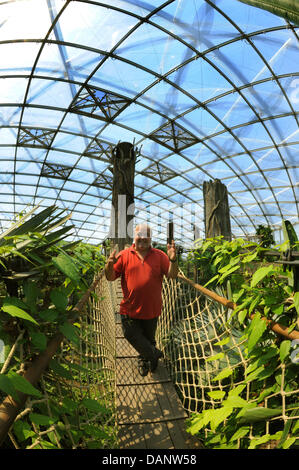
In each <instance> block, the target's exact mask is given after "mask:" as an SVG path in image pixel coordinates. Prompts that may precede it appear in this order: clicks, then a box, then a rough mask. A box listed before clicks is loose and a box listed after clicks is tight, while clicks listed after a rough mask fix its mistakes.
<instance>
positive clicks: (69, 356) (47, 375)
mask: <svg viewBox="0 0 299 470" xmlns="http://www.w3.org/2000/svg"><path fill="white" fill-rule="evenodd" d="M121 297H122V293H121V287H120V282H119V281H118V280H117V281H115V282H112V283H111V282H108V281H107V280H106V278H105V276H104V274H103V273H100V275H99V276H98V277H97V279H95V281H94V282H93V284H92V286H91V287H90V289H89V290H88V291H87V292H86V294H85V295H84V296H83V297H82V299H81V300H80V302H79V303H78V304H77V306H76V308H75V312H76V315H75V316H74V317H73V318H72V320H71V322H76V324H78V325H79V326H80V328H79V331H80V339H79V342H78V343H77V344H75V343H74V342H72V341H69V340H67V339H66V338H65V337H63V335H62V334H61V333H57V334H56V335H54V336H53V338H52V339H51V340H50V342H49V343H48V347H47V349H46V350H45V351H44V353H42V354H41V355H40V356H39V357H38V358H37V359H36V360H35V362H33V363H32V364H31V365H30V367H29V368H28V369H27V370H25V371H24V377H25V378H26V379H27V380H28V382H29V383H30V384H31V385H33V386H35V387H36V386H38V387H39V390H40V391H41V396H39V397H34V396H32V395H29V394H28V395H26V393H20V394H19V395H20V396H19V399H18V400H16V399H15V398H13V397H12V396H7V397H6V398H5V400H4V401H3V403H2V404H1V406H0V442H1V443H3V442H4V441H5V442H7V440H8V439H9V442H10V444H11V446H12V447H14V448H16V449H20V448H22V442H23V441H24V440H25V438H26V437H28V436H30V435H31V436H33V437H34V439H32V444H31V445H30V446H27V447H26V448H30V449H32V448H42V449H45V448H53V447H55V448H57V447H58V448H64V443H63V439H61V433H64V434H65V435H66V436H67V437H68V443H69V444H68V445H69V447H70V448H73V449H77V448H92V446H93V443H94V442H96V443H97V445H100V446H101V443H103V444H102V445H103V447H104V448H121V449H126V448H131V449H139V448H143V449H188V448H189V449H190V448H193V449H196V448H202V447H203V446H204V442H202V441H201V440H199V439H198V438H196V437H195V436H193V435H191V434H190V433H188V432H187V431H186V420H187V419H188V417H189V416H190V415H192V413H199V412H201V411H202V410H206V409H211V408H212V409H213V408H217V406H219V400H217V399H216V398H215V397H214V395H213V392H214V391H216V390H217V391H219V389H220V391H223V392H225V391H229V390H231V389H232V388H234V387H237V386H238V384H240V383H241V381H242V378H243V377H244V373H245V371H246V367H247V358H246V354H245V351H244V338H243V337H242V332H240V331H238V330H237V329H234V328H232V327H231V326H229V325H228V318H229V316H230V314H231V312H232V310H233V308H234V305H233V304H232V302H229V301H227V300H226V299H225V298H223V297H222V296H220V295H218V294H216V293H213V292H210V291H208V290H207V289H204V288H202V287H201V286H199V285H197V284H195V283H194V282H192V281H191V280H189V279H187V278H186V277H185V276H184V275H183V274H182V273H180V275H179V277H178V278H177V279H175V280H167V279H166V278H165V279H164V281H163V309H162V315H161V317H160V318H159V323H158V329H157V344H158V347H159V349H161V350H162V351H163V356H164V357H163V359H162V360H160V363H159V366H158V368H157V370H156V371H155V372H154V373H150V374H149V375H148V376H146V377H141V376H139V374H138V372H137V371H136V364H137V353H136V351H135V350H134V349H133V348H132V347H131V345H130V344H129V343H128V342H127V341H126V339H125V338H124V337H123V334H122V330H121V324H120V318H119V313H118V307H119V303H120V300H121ZM269 326H270V327H271V328H272V329H273V330H274V331H276V332H277V333H279V334H282V335H287V333H286V332H285V331H284V330H283V329H281V326H280V325H276V324H274V325H272V324H271V325H269ZM296 334H297V333H296V332H293V335H294V336H293V337H294V338H295V337H296ZM17 343H18V339H17V341H16V344H15V348H17V347H18V344H17ZM8 363H9V357H8V358H7V360H6V362H5V364H4V365H3V368H2V371H5V370H6V368H7V367H8ZM49 365H50V366H51V367H49ZM280 367H281V368H285V367H286V366H285V363H282V364H281V366H280ZM227 369H230V370H231V371H232V373H230V374H229V376H228V378H227V379H226V380H225V381H220V376H221V373H222V372H223V370H227ZM70 371H71V372H70ZM284 377H285V375H284V374H282V378H283V379H282V382H281V385H280V391H279V392H276V393H275V396H276V398H277V396H278V397H279V399H280V401H281V413H280V414H279V415H276V416H275V418H274V419H276V420H283V421H284V423H288V422H291V420H294V419H298V416H296V415H294V413H293V414H292V415H290V414H289V413H287V410H286V397H287V396H288V395H289V394H290V393H291V394H296V393H297V394H298V391H299V390H295V391H294V390H293V391H292V392H289V391H288V387H287V383H286V380H284ZM251 384H252V382H250V381H249V382H248V383H247V384H246V389H247V396H248V397H249V396H250V388H251ZM78 397H79V398H80V406H79V408H76V406H75V405H74V403H75V401H76V400H77V401H78ZM271 397H272V396H271V395H270V396H268V397H266V398H265V399H264V405H263V406H264V407H265V408H267V405H268V400H270V401H271ZM54 401H55V403H56V404H57V403H58V404H59V408H60V412H61V411H62V412H63V410H65V413H63V419H60V420H57V418H56V417H55V407H53V402H54ZM36 403H39V406H40V408H39V409H42V408H41V407H43V408H44V410H45V412H44V415H46V414H47V416H48V419H45V418H44V419H42V418H41V416H39V415H38V414H35V413H34V406H35V405H36ZM72 404H73V408H72ZM53 410H54V411H53ZM70 410H71V412H70ZM297 414H298V409H297ZM28 415H29V416H31V418H32V420H31V421H32V428H30V427H29V426H28V428H26V432H27V434H26V435H25V436H24V430H23V431H22V432H20V430H19V429H18V422H20V421H21V420H23V419H24V418H26V416H28ZM271 419H273V417H271V418H269V420H266V421H265V427H266V431H267V429H268V428H269V423H270V420H271ZM82 430H84V439H83V438H82V433H81V431H82ZM22 433H23V434H22ZM249 437H250V439H254V435H253V434H252V433H249Z"/></svg>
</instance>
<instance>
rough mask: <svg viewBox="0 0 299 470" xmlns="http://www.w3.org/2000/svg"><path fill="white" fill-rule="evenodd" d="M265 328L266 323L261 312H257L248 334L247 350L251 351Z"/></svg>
mask: <svg viewBox="0 0 299 470" xmlns="http://www.w3.org/2000/svg"><path fill="white" fill-rule="evenodd" d="M266 329H267V323H266V321H265V320H263V319H262V318H261V314H260V313H259V312H258V313H256V314H255V315H254V317H253V320H252V323H251V326H250V336H249V338H248V350H249V351H251V350H252V349H253V348H254V346H255V345H256V343H257V342H258V341H259V339H261V337H262V335H263V333H264V331H265V330H266Z"/></svg>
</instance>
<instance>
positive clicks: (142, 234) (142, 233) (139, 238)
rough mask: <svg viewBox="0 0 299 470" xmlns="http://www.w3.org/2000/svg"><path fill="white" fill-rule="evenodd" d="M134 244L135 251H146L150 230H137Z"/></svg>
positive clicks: (149, 243)
mask: <svg viewBox="0 0 299 470" xmlns="http://www.w3.org/2000/svg"><path fill="white" fill-rule="evenodd" d="M134 243H135V247H136V249H137V250H139V251H147V250H148V249H149V247H150V245H151V234H150V230H149V229H147V228H144V227H140V228H137V229H136V231H135V238H134Z"/></svg>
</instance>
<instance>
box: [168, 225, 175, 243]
mask: <svg viewBox="0 0 299 470" xmlns="http://www.w3.org/2000/svg"><path fill="white" fill-rule="evenodd" d="M172 240H174V234H173V222H172V220H171V221H170V222H168V224H167V243H171V242H172Z"/></svg>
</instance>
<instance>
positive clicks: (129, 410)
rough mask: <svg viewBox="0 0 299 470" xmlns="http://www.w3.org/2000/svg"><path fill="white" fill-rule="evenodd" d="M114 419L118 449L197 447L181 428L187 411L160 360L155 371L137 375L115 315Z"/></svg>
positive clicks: (134, 355)
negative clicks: (115, 401)
mask: <svg viewBox="0 0 299 470" xmlns="http://www.w3.org/2000/svg"><path fill="white" fill-rule="evenodd" d="M116 354H117V357H116V383H117V387H116V389H117V391H116V394H117V404H116V406H117V421H118V437H119V446H120V448H121V449H197V448H200V447H202V446H201V444H200V442H199V441H198V440H197V439H196V438H195V437H193V436H191V435H190V434H188V433H187V432H186V430H185V420H186V418H187V416H188V415H187V412H186V410H185V409H184V408H183V406H182V403H181V401H180V400H179V398H178V395H177V393H176V390H175V388H174V385H173V383H172V381H171V379H170V377H169V374H168V372H167V369H166V367H165V365H164V363H163V359H160V361H159V365H158V368H157V370H156V371H155V372H154V373H149V374H148V375H147V376H146V377H141V376H140V375H139V373H138V371H137V357H138V353H137V352H136V351H135V349H134V348H133V347H132V346H131V345H130V344H129V342H128V341H127V340H126V339H125V338H124V336H123V332H122V327H121V323H120V315H119V314H117V315H116Z"/></svg>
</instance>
